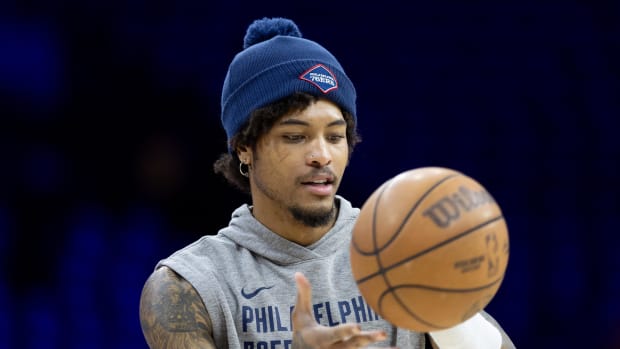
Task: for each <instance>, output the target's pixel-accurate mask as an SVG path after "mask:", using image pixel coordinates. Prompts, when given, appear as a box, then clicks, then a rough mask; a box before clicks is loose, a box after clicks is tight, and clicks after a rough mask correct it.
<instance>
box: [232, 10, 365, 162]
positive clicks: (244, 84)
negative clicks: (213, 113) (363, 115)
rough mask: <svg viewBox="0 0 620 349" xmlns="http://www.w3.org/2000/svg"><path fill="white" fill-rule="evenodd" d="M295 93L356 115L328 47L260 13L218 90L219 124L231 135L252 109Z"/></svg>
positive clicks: (351, 93) (341, 72)
mask: <svg viewBox="0 0 620 349" xmlns="http://www.w3.org/2000/svg"><path fill="white" fill-rule="evenodd" d="M295 92H306V93H309V94H312V95H315V96H319V97H323V98H327V99H329V100H331V101H332V102H334V103H336V104H337V105H338V106H340V107H341V108H342V109H344V110H346V111H347V112H349V113H351V115H353V118H354V120H355V121H356V122H357V120H356V110H355V98H356V94H355V87H354V86H353V83H351V81H350V80H349V78H348V77H347V75H346V74H345V72H344V70H343V69H342V66H341V65H340V63H338V61H337V60H336V57H334V56H333V55H332V54H331V53H330V52H329V51H327V50H326V49H325V48H324V47H322V46H321V45H319V44H317V43H316V42H314V41H311V40H307V39H304V38H302V35H301V32H300V31H299V29H298V27H297V25H296V24H295V23H294V22H293V21H291V20H289V19H286V18H263V19H258V20H256V21H254V22H253V23H252V24H250V26H249V27H248V29H247V32H246V35H245V38H244V40H243V51H241V52H239V53H238V54H237V55H236V56H235V58H234V59H233V60H232V62H231V64H230V66H229V68H228V73H227V74H226V78H225V80H224V87H223V89H222V125H223V126H224V129H225V130H226V135H227V137H228V142H229V144H228V147H229V151H231V152H232V149H230V139H231V138H232V137H233V136H234V135H235V134H236V133H237V132H238V131H239V129H240V128H241V127H242V126H243V124H244V123H245V122H246V121H247V120H248V119H249V117H250V114H251V113H252V111H254V110H255V109H257V108H261V107H264V106H266V105H268V104H270V103H273V102H275V101H277V100H279V99H282V98H284V97H287V96H289V95H291V94H293V93H295Z"/></svg>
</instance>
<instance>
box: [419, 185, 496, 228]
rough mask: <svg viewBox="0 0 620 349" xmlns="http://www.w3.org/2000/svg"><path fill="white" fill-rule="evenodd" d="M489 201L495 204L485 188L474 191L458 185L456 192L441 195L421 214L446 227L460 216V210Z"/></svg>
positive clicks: (466, 209) (441, 226) (469, 208)
mask: <svg viewBox="0 0 620 349" xmlns="http://www.w3.org/2000/svg"><path fill="white" fill-rule="evenodd" d="M491 203H492V204H495V200H494V199H493V197H492V196H491V194H489V193H488V192H487V191H486V190H484V189H482V190H480V191H474V190H471V189H469V188H466V187H464V186H460V187H459V190H458V191H457V192H455V193H452V194H449V195H446V196H444V197H442V198H441V199H439V200H438V201H437V202H436V203H434V204H432V205H431V206H430V207H429V208H428V209H426V210H425V211H424V212H423V213H422V214H423V215H424V216H426V217H429V218H430V219H432V220H433V222H434V223H435V225H437V226H438V227H440V228H446V227H448V226H449V225H450V223H452V222H453V221H456V220H457V219H459V218H460V217H461V212H462V211H466V212H467V211H471V210H473V209H475V208H477V207H480V206H482V205H486V204H491Z"/></svg>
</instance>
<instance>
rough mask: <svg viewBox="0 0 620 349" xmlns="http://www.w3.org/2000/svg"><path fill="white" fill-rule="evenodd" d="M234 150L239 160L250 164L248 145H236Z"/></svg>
mask: <svg viewBox="0 0 620 349" xmlns="http://www.w3.org/2000/svg"><path fill="white" fill-rule="evenodd" d="M236 151H237V157H239V161H241V162H242V163H244V164H250V159H252V151H251V150H250V149H248V147H246V146H238V147H237V149H236Z"/></svg>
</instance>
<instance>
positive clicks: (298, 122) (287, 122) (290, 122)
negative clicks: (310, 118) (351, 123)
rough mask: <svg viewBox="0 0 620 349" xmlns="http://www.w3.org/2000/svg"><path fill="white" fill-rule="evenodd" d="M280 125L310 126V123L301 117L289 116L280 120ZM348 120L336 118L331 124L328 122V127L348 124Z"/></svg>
mask: <svg viewBox="0 0 620 349" xmlns="http://www.w3.org/2000/svg"><path fill="white" fill-rule="evenodd" d="M279 124H280V125H301V126H310V123H308V122H306V121H303V120H299V119H293V118H288V119H285V120H282V121H280V123H279ZM346 124H347V123H346V121H344V119H338V120H334V121H332V122H330V123H329V124H327V127H332V126H340V125H346Z"/></svg>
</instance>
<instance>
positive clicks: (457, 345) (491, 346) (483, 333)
mask: <svg viewBox="0 0 620 349" xmlns="http://www.w3.org/2000/svg"><path fill="white" fill-rule="evenodd" d="M485 315H486V316H485ZM429 337H430V338H431V339H432V344H433V347H434V348H439V349H474V348H476V349H478V348H480V349H500V348H501V349H514V348H515V346H514V344H513V343H512V341H511V340H510V338H509V337H508V335H507V334H506V333H505V332H504V330H503V329H502V328H501V326H499V324H498V323H497V322H496V321H495V320H494V319H493V318H492V317H490V316H488V315H487V314H484V313H483V314H481V313H478V314H476V315H475V316H473V317H472V318H470V319H468V320H467V321H465V322H463V323H461V324H459V325H457V326H454V327H452V328H449V329H446V330H440V331H434V332H430V333H429Z"/></svg>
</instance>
